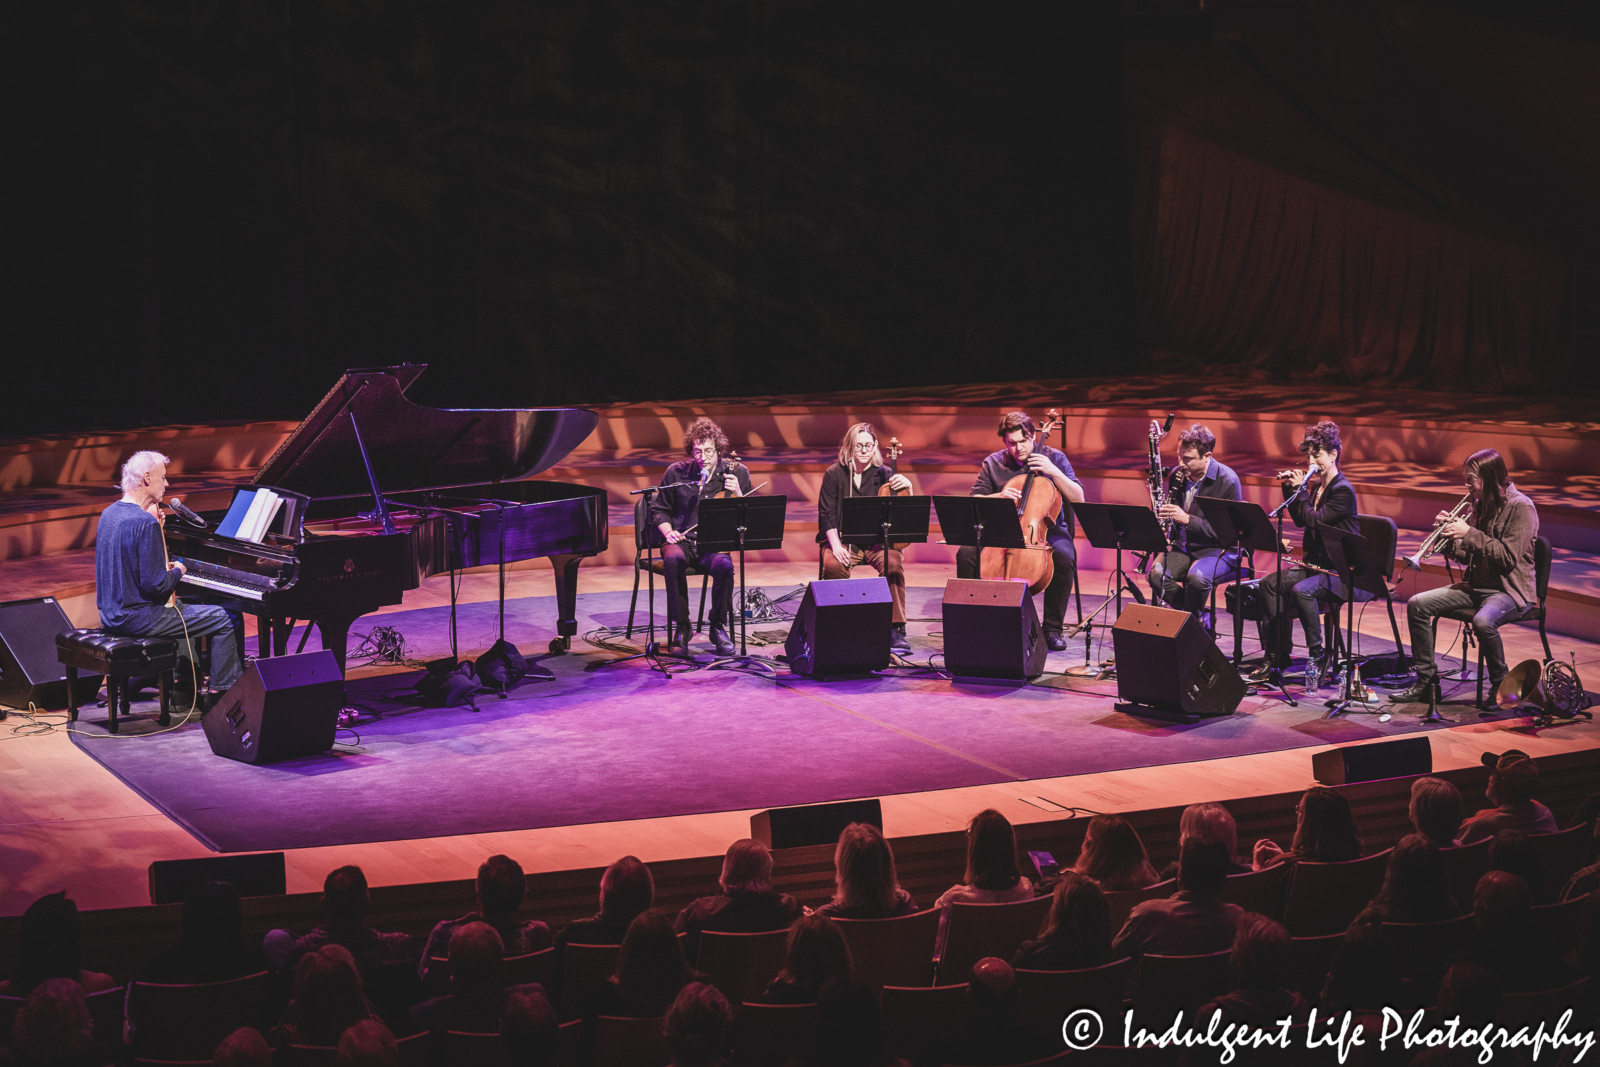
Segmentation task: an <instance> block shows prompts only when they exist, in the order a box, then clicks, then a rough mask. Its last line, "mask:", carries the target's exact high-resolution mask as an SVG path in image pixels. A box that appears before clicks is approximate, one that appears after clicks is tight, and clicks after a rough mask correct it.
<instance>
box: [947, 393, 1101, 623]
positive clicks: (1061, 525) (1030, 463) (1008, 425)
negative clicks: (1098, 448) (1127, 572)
mask: <svg viewBox="0 0 1600 1067" xmlns="http://www.w3.org/2000/svg"><path fill="white" fill-rule="evenodd" d="M996 433H997V434H998V436H999V438H1000V440H1001V441H1002V442H1004V444H1005V447H1004V448H1002V449H1001V450H1000V451H998V452H991V453H990V454H989V455H988V457H986V458H985V459H984V461H983V466H982V467H980V468H979V470H978V480H977V481H976V482H974V483H973V485H972V493H971V495H972V496H992V497H1005V498H1006V499H1008V500H1012V501H1019V500H1021V499H1022V494H1021V492H1020V491H1019V490H1017V489H1016V488H1014V487H1008V486H1007V485H1006V483H1007V482H1009V481H1010V480H1011V479H1012V478H1015V477H1016V476H1017V475H1019V474H1023V473H1025V472H1027V471H1030V470H1031V471H1033V472H1035V473H1036V474H1038V475H1039V476H1040V477H1044V478H1049V479H1050V482H1051V484H1053V485H1054V486H1055V487H1056V491H1057V492H1058V493H1060V494H1061V501H1062V503H1061V511H1060V513H1059V514H1058V515H1056V516H1055V519H1054V521H1053V522H1052V523H1051V524H1050V532H1049V533H1048V534H1047V535H1046V540H1048V541H1049V542H1050V554H1051V556H1052V557H1054V561H1055V573H1054V575H1052V576H1051V579H1050V584H1049V585H1048V586H1046V587H1045V591H1044V632H1045V642H1046V643H1047V644H1048V645H1049V647H1050V651H1052V652H1061V651H1064V650H1065V649H1066V647H1067V639H1066V637H1065V636H1063V634H1062V632H1061V628H1062V620H1063V619H1065V618H1066V615H1067V598H1068V597H1069V596H1070V595H1071V593H1072V580H1073V576H1074V575H1075V574H1076V572H1077V569H1078V553H1077V551H1076V550H1075V549H1074V548H1073V545H1072V529H1073V527H1072V505H1073V504H1081V503H1082V502H1083V486H1081V485H1079V484H1078V478H1077V475H1075V474H1073V473H1072V464H1071V463H1070V462H1068V460H1067V456H1066V453H1064V452H1062V451H1061V450H1060V449H1057V448H1051V447H1049V446H1048V445H1047V446H1045V447H1044V448H1039V449H1035V447H1034V446H1035V444H1036V443H1037V438H1038V431H1037V430H1036V428H1035V427H1034V424H1033V419H1032V418H1030V417H1029V416H1028V415H1027V414H1026V413H1025V412H1021V411H1012V412H1008V413H1007V414H1006V415H1005V416H1004V417H1003V418H1002V419H1001V420H1000V428H999V429H998V430H997V431H996ZM956 577H958V578H976V577H978V550H977V548H976V547H973V546H964V547H962V548H960V549H957V550H956Z"/></svg>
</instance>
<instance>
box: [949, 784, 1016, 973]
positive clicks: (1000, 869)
mask: <svg viewBox="0 0 1600 1067" xmlns="http://www.w3.org/2000/svg"><path fill="white" fill-rule="evenodd" d="M1031 899H1033V883H1032V882H1030V881H1028V879H1027V878H1026V877H1025V876H1023V875H1022V873H1021V872H1020V871H1018V869H1017V837H1016V833H1015V832H1014V831H1013V830H1012V829H1011V823H1010V822H1009V821H1007V819H1006V817H1005V816H1004V815H1001V814H1000V813H999V812H998V811H995V810H994V809H993V808H985V809H984V810H983V811H980V812H978V814H976V815H974V816H973V817H972V822H970V823H968V824H967V869H966V873H965V874H964V875H963V881H962V883H961V884H960V885H953V886H951V887H950V888H949V889H946V890H945V891H944V893H943V894H941V895H940V897H939V899H938V900H936V901H934V904H933V906H934V907H936V908H940V909H942V911H941V914H940V916H939V942H938V946H937V951H936V952H935V955H940V954H942V953H943V952H944V937H945V931H946V929H947V928H948V927H949V924H950V905H952V904H1008V903H1010V902H1012V901H1016V900H1031Z"/></svg>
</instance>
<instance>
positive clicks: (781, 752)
mask: <svg viewBox="0 0 1600 1067" xmlns="http://www.w3.org/2000/svg"><path fill="white" fill-rule="evenodd" d="M784 591H785V590H779V589H772V590H769V592H770V593H771V594H772V595H778V594H779V593H781V592H784ZM940 595H941V591H940V590H938V589H930V588H912V589H910V590H908V600H909V607H910V609H911V611H910V613H911V615H912V616H913V619H914V621H913V622H912V623H911V632H912V635H913V645H914V651H913V658H914V659H916V660H917V661H919V662H926V661H927V659H928V656H929V654H930V653H934V652H937V651H938V649H939V644H938V639H937V638H936V637H929V636H927V635H928V634H929V633H930V631H937V630H938V627H939V623H938V621H937V619H938V614H939V601H940ZM1085 601H1086V602H1085V609H1086V610H1087V609H1089V608H1091V607H1092V606H1094V604H1097V603H1098V600H1095V601H1094V602H1093V603H1090V602H1089V598H1085ZM627 605H628V596H627V594H626V593H593V594H588V595H583V596H580V597H579V598H578V614H579V620H580V632H583V631H585V630H588V629H589V628H592V627H595V626H605V625H622V624H623V623H624V622H625V621H626V615H627ZM448 614H449V613H448V610H447V609H435V608H430V609H426V610H418V611H408V612H401V613H396V614H392V615H384V616H377V617H369V618H368V619H365V620H362V621H360V622H358V624H357V625H356V627H355V630H356V634H361V633H364V632H366V630H367V629H369V628H370V626H371V625H372V624H373V623H374V621H376V622H380V623H382V624H385V625H389V626H395V627H398V628H399V629H400V631H401V632H402V633H403V634H404V636H405V640H406V644H407V652H408V654H409V655H410V656H412V657H413V658H415V659H428V658H433V657H437V656H441V655H445V654H448V651H449V647H450V646H449V638H448V631H447V629H446V625H447V620H448ZM917 619H921V620H923V621H916V620H917ZM554 620H555V605H554V601H553V599H551V598H536V599H525V600H517V601H512V602H511V603H509V604H508V605H507V624H506V631H507V637H508V638H509V639H510V640H512V641H514V642H516V643H517V644H518V645H519V646H520V647H521V648H522V650H523V651H524V652H525V653H528V654H533V653H534V652H536V651H537V652H540V653H542V652H543V651H544V649H545V646H546V645H547V644H548V642H549V640H550V639H551V638H552V637H553V636H554ZM782 626H783V624H781V623H760V624H757V625H755V626H754V627H753V629H755V630H764V631H771V630H773V629H779V628H782ZM495 629H496V624H495V606H494V605H493V604H472V605H466V606H464V607H462V608H461V609H460V626H459V632H460V636H461V643H462V647H464V648H469V649H482V648H484V647H485V646H487V644H488V643H489V642H490V641H492V640H493V639H494V636H495ZM1251 629H1253V626H1252V627H1251ZM1362 641H1363V651H1365V652H1369V653H1371V652H1377V651H1381V650H1383V649H1384V648H1385V647H1386V646H1383V645H1382V644H1381V643H1379V642H1377V641H1374V640H1372V639H1370V638H1363V639H1362ZM355 643H356V636H355V635H352V645H354V644H355ZM291 647H292V646H291ZM1228 647H1229V648H1231V644H1230V645H1229V646H1228ZM1251 647H1253V646H1251ZM757 651H759V652H761V653H762V654H765V655H772V654H774V653H777V652H781V651H782V646H781V645H765V646H762V647H761V648H759V649H756V648H754V647H752V652H757ZM1097 651H1098V650H1097ZM610 655H611V653H605V652H599V651H597V650H595V649H594V648H593V647H592V646H590V645H588V644H586V643H584V642H583V641H581V640H580V641H576V642H574V654H572V655H567V656H555V657H550V656H546V657H545V658H544V659H543V661H542V662H543V663H544V664H545V666H547V667H549V668H550V669H552V670H553V671H554V672H555V674H556V680H555V681H553V682H550V681H545V682H534V683H525V684H524V685H522V686H521V687H520V688H518V689H516V690H514V691H513V692H512V694H511V696H510V698H509V699H501V698H499V697H497V696H495V695H493V694H484V695H480V696H479V698H478V709H479V710H477V711H473V710H472V709H471V708H466V707H461V708H429V707H422V706H419V705H418V703H417V702H416V700H415V698H414V696H413V695H412V693H411V689H410V686H411V683H412V682H413V681H414V680H415V678H416V677H417V675H416V674H398V675H387V676H383V677H377V678H368V679H364V680H359V681H356V682H353V683H352V684H351V686H350V699H351V701H352V703H353V704H356V705H359V706H361V707H363V708H365V709H368V712H369V714H366V715H364V716H363V717H364V718H369V719H370V718H373V716H374V715H376V719H375V721H370V722H366V723H364V724H362V725H360V726H358V727H357V728H356V730H354V731H341V732H340V734H339V744H338V745H336V747H335V748H334V750H332V751H330V752H328V753H325V754H323V755H319V756H315V757H309V758H305V759H297V760H291V761H287V762H283V763H278V764H272V765H267V766H260V767H253V766H249V765H246V764H241V763H235V762H233V761H232V760H228V759H223V758H220V757H217V756H213V755H212V754H211V752H210V749H209V748H208V746H207V744H206V739H205V735H204V733H203V732H202V730H201V729H200V727H199V725H198V724H190V725H187V726H185V727H183V728H182V729H179V730H175V731H172V732H169V733H163V734H151V733H146V735H145V736H141V737H136V738H134V739H131V740H109V739H102V738H97V737H94V736H81V735H74V738H73V740H74V742H75V743H76V744H77V745H79V747H81V748H82V749H83V750H84V751H85V752H88V753H89V754H90V755H91V756H92V757H94V758H95V759H96V760H98V761H100V762H101V763H102V764H103V765H104V766H106V767H107V768H108V769H110V770H111V771H112V773H114V774H116V775H117V776H118V777H119V778H121V779H122V780H123V781H124V782H126V783H127V784H128V785H129V786H131V787H132V788H134V789H135V790H137V791H138V792H139V793H141V794H143V795H144V796H145V797H147V798H148V799H149V800H150V801H151V802H152V803H154V804H155V805H157V806H158V807H159V808H161V809H162V810H163V811H164V812H166V813H167V814H168V815H170V816H171V817H172V818H173V819H175V820H177V821H178V822H179V823H181V824H182V825H183V826H185V827H187V828H188V829H189V830H190V831H191V832H192V833H193V834H194V835H195V836H196V837H197V838H199V839H200V840H201V841H203V842H205V843H206V844H207V845H208V846H210V847H212V848H215V849H217V850H219V851H223V852H240V851H252V850H259V849H282V848H304V847H309V846H319V845H339V844H350V843H355V842H365V841H387V840H399V839H406V838H424V837H440V836H449V835H455V834H471V833H485V832H493V831H502V830H517V829H527V828H532V827H541V826H566V825H573V824H578V823H590V822H607V821H614V820H627V819H641V818H651V817H657V816H664V815H683V814H692V813H698V812H707V811H728V810H736V809H742V808H763V807H770V806H774V805H788V804H804V803H811V802H818V801H827V800H839V799H844V798H851V797H862V796H881V795H884V794H890V793H904V792H916V791H923V790H933V789H948V788H952V787H957V786H967V785H976V784H980V783H991V782H1002V781H1008V780H1025V779H1030V778H1051V777H1057V776H1061V775H1070V774H1083V773H1088V772H1093V771H1107V770H1119V769H1123V768H1128V767H1140V766H1149V765H1156V764H1167V763H1183V762H1189V761H1194V760H1205V759H1214V758H1217V757H1222V756H1237V755H1243V754H1247V753H1252V752H1265V751H1274V750H1279V749H1287V748H1298V747H1303V746H1309V745H1321V744H1331V743H1337V742H1345V741H1353V740H1358V739H1361V738H1366V737H1375V736H1380V735H1385V734H1397V733H1405V732H1412V731H1417V730H1420V729H1424V727H1423V726H1422V724H1420V723H1419V722H1418V721H1417V714H1418V712H1419V710H1420V709H1417V708H1408V709H1406V713H1405V714H1401V715H1397V716H1395V718H1394V719H1393V720H1391V721H1390V722H1388V723H1383V724H1380V723H1379V722H1377V720H1376V718H1375V717H1373V716H1369V715H1360V716H1353V717H1351V718H1348V719H1334V720H1324V719H1322V718H1321V717H1320V716H1321V715H1322V713H1323V711H1324V708H1323V707H1322V705H1321V704H1320V702H1319V703H1316V704H1308V703H1306V702H1302V703H1301V706H1300V707H1298V708H1291V707H1288V706H1287V705H1284V704H1282V703H1279V702H1276V701H1270V700H1267V699H1265V698H1258V697H1247V698H1246V699H1245V701H1244V703H1243V704H1242V705H1241V706H1240V709H1239V711H1238V713H1236V714H1234V715H1231V716H1226V717H1223V718H1219V719H1212V720H1208V721H1205V722H1202V723H1199V724H1197V725H1193V726H1184V725H1171V724H1164V723H1158V722H1152V721H1147V720H1141V719H1136V718H1132V717H1130V716H1127V715H1123V714H1121V713H1118V712H1117V711H1115V710H1113V707H1112V705H1113V702H1114V700H1115V696H1116V683H1115V682H1114V681H1110V680H1108V681H1103V682H1089V681H1085V680H1083V679H1076V678H1067V677H1064V676H1061V675H1059V674H1054V673H1052V674H1047V675H1045V677H1043V678H1042V679H1040V680H1039V682H1038V684H1035V685H1033V686H1029V687H1027V688H1023V689H1019V690H1012V689H1001V688H994V687H989V686H976V685H953V684H951V683H950V682H948V681H944V680H941V679H939V678H936V677H932V676H929V675H917V674H902V675H900V676H890V677H883V678H877V679H868V680H861V681H850V682H836V683H831V684H824V683H819V682H812V681H809V680H806V679H803V678H790V677H788V676H787V675H783V676H781V677H780V679H779V680H778V681H773V680H772V679H770V678H768V679H763V678H759V677H755V676H752V675H749V674H745V673H740V672H734V671H699V672H694V673H687V674H675V675H674V676H673V677H672V678H671V679H667V678H663V677H662V676H661V675H660V674H659V673H657V672H654V671H651V670H649V669H648V668H646V667H645V666H644V665H643V663H642V661H635V662H634V663H631V664H628V665H625V666H622V667H619V668H610V669H605V670H600V671H592V670H589V669H587V668H589V667H590V666H591V665H592V664H593V663H594V662H595V661H597V660H598V659H600V658H603V657H608V656H610ZM1097 658H1098V657H1097ZM1082 662H1083V646H1082V644H1081V643H1079V644H1075V645H1074V646H1073V648H1072V650H1071V651H1069V652H1066V653H1058V654H1054V655H1052V656H1051V657H1050V663H1049V665H1048V668H1049V670H1050V671H1052V672H1059V671H1062V670H1064V669H1065V668H1067V667H1069V666H1072V665H1074V664H1078V663H1082ZM1069 685H1070V686H1071V689H1069V688H1068V686H1069ZM1332 694H1333V691H1332V690H1331V689H1329V690H1325V691H1324V692H1323V693H1322V694H1321V695H1322V697H1323V698H1326V697H1328V696H1331V695H1332ZM1468 697H1470V693H1468V694H1464V698H1468ZM147 706H148V705H147ZM135 710H136V711H138V710H139V708H138V707H137V706H136V708H135ZM1457 711H1458V712H1460V713H1461V714H1462V715H1466V716H1470V721H1473V722H1476V721H1478V718H1477V716H1476V714H1475V713H1472V712H1471V711H1469V710H1467V709H1457ZM88 714H89V715H90V716H91V717H95V718H98V717H99V715H98V714H96V713H94V712H93V711H92V710H91V711H90V712H89V713H88ZM100 714H103V713H100ZM80 725H83V726H85V727H86V728H87V729H88V730H90V731H94V730H98V729H100V728H98V727H95V726H93V725H92V724H87V723H84V724H80ZM152 728H153V726H152V725H147V724H145V723H139V724H129V725H128V726H125V727H124V731H123V735H124V737H128V736H129V735H136V734H139V733H141V732H146V731H149V730H150V729H152ZM1308 775H1309V767H1308Z"/></svg>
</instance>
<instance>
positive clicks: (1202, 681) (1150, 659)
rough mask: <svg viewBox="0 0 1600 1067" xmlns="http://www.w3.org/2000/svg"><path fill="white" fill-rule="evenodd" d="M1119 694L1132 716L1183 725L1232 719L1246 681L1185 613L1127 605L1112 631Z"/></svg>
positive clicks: (1168, 609) (1148, 606) (1196, 622)
mask: <svg viewBox="0 0 1600 1067" xmlns="http://www.w3.org/2000/svg"><path fill="white" fill-rule="evenodd" d="M1111 638H1112V647H1113V648H1114V649H1115V651H1116V657H1117V696H1118V697H1120V698H1121V699H1122V700H1125V701H1127V702H1128V704H1129V705H1130V706H1129V707H1126V708H1124V709H1123V710H1125V711H1127V712H1128V713H1129V714H1131V715H1142V714H1153V715H1154V716H1155V717H1157V718H1172V719H1178V720H1180V721H1184V722H1192V721H1196V720H1199V719H1207V718H1214V717H1216V716H1218V715H1232V714H1233V712H1234V710H1235V709H1236V708H1238V706H1239V701H1241V700H1243V699H1244V690H1245V684H1244V679H1242V678H1240V677H1239V672H1238V671H1236V670H1235V669H1234V667H1233V664H1232V663H1230V662H1229V661H1228V657H1227V656H1225V655H1223V653H1222V650H1221V649H1220V648H1218V647H1217V643H1216V641H1214V640H1212V638H1211V635H1210V634H1209V633H1207V632H1206V629H1205V627H1204V626H1201V625H1200V620H1199V619H1197V618H1195V617H1194V616H1193V615H1191V614H1190V613H1189V612H1187V611H1174V610H1172V609H1171V608H1158V607H1154V606H1152V605H1148V604H1131V605H1129V606H1128V607H1127V608H1126V609H1124V610H1123V612H1122V614H1121V615H1120V616H1119V617H1118V618H1117V621H1116V625H1114V626H1113V627H1112V628H1111Z"/></svg>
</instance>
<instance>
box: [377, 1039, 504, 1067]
mask: <svg viewBox="0 0 1600 1067" xmlns="http://www.w3.org/2000/svg"><path fill="white" fill-rule="evenodd" d="M432 1038H433V1035H432V1034H430V1033H428V1032H427V1031H426V1030H424V1031H422V1032H421V1033H418V1034H408V1035H406V1036H405V1037H401V1038H396V1039H395V1044H396V1045H398V1046H400V1067H429V1064H430V1063H431V1062H432V1059H433V1056H432V1053H433V1045H432ZM491 1062H492V1061H491Z"/></svg>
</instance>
